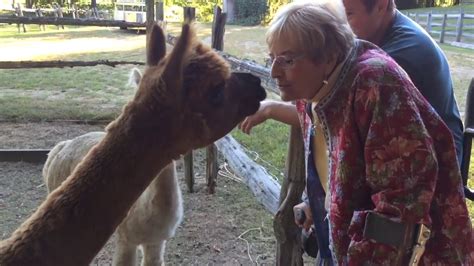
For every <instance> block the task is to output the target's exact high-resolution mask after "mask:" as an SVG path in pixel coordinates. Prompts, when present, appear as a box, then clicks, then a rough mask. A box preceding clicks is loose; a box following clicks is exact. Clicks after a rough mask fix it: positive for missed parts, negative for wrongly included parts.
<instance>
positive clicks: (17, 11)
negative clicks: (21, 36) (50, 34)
mask: <svg viewBox="0 0 474 266" xmlns="http://www.w3.org/2000/svg"><path fill="white" fill-rule="evenodd" d="M15 15H16V16H17V17H23V10H21V4H20V3H17V4H16V8H15ZM16 25H17V27H18V33H20V32H21V30H20V23H18V24H16ZM22 26H23V32H26V27H25V24H22Z"/></svg>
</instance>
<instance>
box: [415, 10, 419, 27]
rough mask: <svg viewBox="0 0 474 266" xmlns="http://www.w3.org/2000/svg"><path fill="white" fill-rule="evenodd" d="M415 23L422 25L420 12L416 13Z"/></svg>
mask: <svg viewBox="0 0 474 266" xmlns="http://www.w3.org/2000/svg"><path fill="white" fill-rule="evenodd" d="M415 22H416V23H418V24H420V23H419V22H420V15H418V12H416V13H415Z"/></svg>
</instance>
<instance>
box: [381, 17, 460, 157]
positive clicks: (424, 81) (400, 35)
mask: <svg viewBox="0 0 474 266" xmlns="http://www.w3.org/2000/svg"><path fill="white" fill-rule="evenodd" d="M380 47H381V48H382V49H383V50H384V51H385V52H387V53H388V54H389V55H390V56H391V57H392V58H393V59H395V61H396V62H397V63H398V64H399V65H400V66H401V67H402V68H403V69H404V70H405V71H406V72H407V73H408V75H409V76H410V79H411V80H412V82H413V83H414V84H415V86H416V87H417V88H418V90H419V91H420V92H421V94H423V96H424V97H425V98H426V99H427V100H428V102H429V103H430V104H431V105H432V106H433V108H434V109H435V110H436V112H437V113H438V114H439V115H440V116H441V118H442V119H443V121H444V122H445V123H446V125H447V126H448V127H449V129H450V130H451V133H452V135H453V138H454V143H455V145H456V154H457V157H458V163H459V164H461V158H462V149H463V146H462V138H463V124H462V121H461V116H460V114H459V109H458V106H457V104H456V99H455V98H454V91H453V83H452V80H451V74H450V72H449V65H448V61H447V59H446V56H445V55H444V53H443V51H442V50H441V48H440V47H439V46H438V45H437V44H436V42H435V41H434V40H433V39H432V38H431V37H430V36H429V35H428V33H427V32H426V31H425V30H424V29H423V28H422V27H420V26H419V25H418V24H417V23H415V22H414V21H413V20H411V19H410V18H408V17H406V16H405V15H403V14H402V13H400V12H399V11H397V12H396V14H395V18H394V21H393V25H392V26H391V28H390V29H389V30H388V31H387V33H386V35H385V37H384V39H383V41H382V42H381V45H380Z"/></svg>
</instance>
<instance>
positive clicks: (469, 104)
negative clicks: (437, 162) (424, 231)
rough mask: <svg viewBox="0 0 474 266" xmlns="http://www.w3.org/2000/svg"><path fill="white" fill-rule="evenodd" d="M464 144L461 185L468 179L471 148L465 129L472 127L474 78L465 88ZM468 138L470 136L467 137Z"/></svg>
mask: <svg viewBox="0 0 474 266" xmlns="http://www.w3.org/2000/svg"><path fill="white" fill-rule="evenodd" d="M464 111H465V112H464V127H465V133H464V141H463V142H464V143H463V144H464V145H463V149H464V151H463V158H462V161H461V176H462V177H463V185H464V186H466V185H467V180H468V179H469V164H470V160H471V148H472V139H471V140H470V141H466V140H467V138H466V137H467V136H466V135H467V134H466V131H467V130H468V129H473V128H474V78H472V79H471V83H470V84H469V88H468V90H467V97H466V107H465V108H464ZM468 138H470V137H468Z"/></svg>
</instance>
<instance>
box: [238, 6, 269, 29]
mask: <svg viewBox="0 0 474 266" xmlns="http://www.w3.org/2000/svg"><path fill="white" fill-rule="evenodd" d="M234 4H235V21H234V23H235V24H238V25H244V26H253V25H259V24H261V23H262V21H263V19H264V18H265V15H266V13H267V9H268V8H267V1H266V0H235V3H234Z"/></svg>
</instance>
